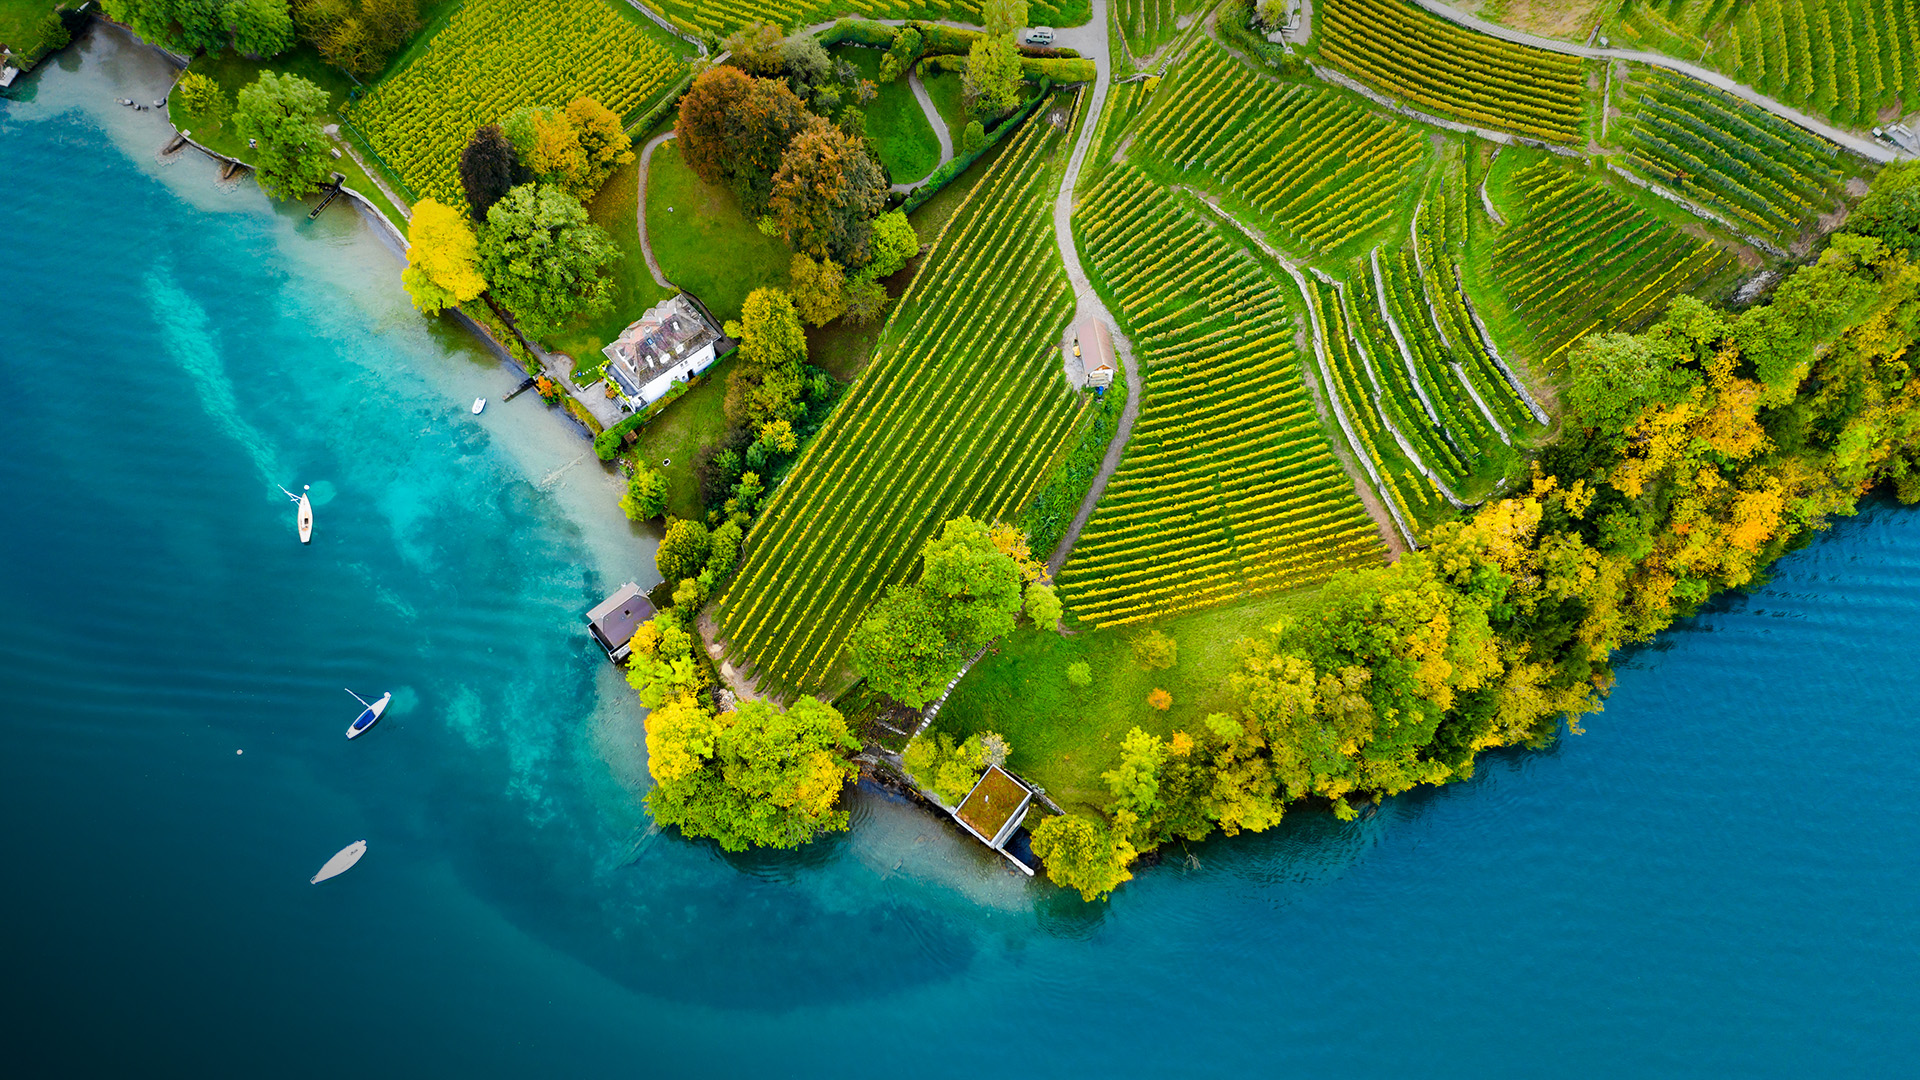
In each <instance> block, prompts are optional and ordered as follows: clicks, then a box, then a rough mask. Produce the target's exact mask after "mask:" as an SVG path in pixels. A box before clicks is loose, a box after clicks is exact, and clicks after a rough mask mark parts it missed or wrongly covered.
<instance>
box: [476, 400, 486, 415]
mask: <svg viewBox="0 0 1920 1080" xmlns="http://www.w3.org/2000/svg"><path fill="white" fill-rule="evenodd" d="M486 407H487V399H486V398H483V397H477V398H474V399H473V415H475V416H479V415H480V410H481V409H484V408H486Z"/></svg>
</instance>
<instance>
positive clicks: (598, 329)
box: [551, 162, 673, 364]
mask: <svg viewBox="0 0 1920 1080" xmlns="http://www.w3.org/2000/svg"><path fill="white" fill-rule="evenodd" d="M639 182H640V166H639V163H638V162H635V163H634V164H631V165H622V166H620V167H619V168H618V169H615V170H614V173H613V175H612V176H610V177H608V178H607V182H606V184H605V186H603V187H601V189H600V193H599V194H598V195H596V196H594V199H593V202H592V203H591V204H590V205H589V206H588V207H587V211H588V213H589V215H590V216H591V217H592V218H593V223H594V224H595V225H598V226H600V227H601V228H603V229H605V230H607V235H609V236H611V237H612V238H613V245H614V247H616V248H618V249H619V250H620V254H621V259H620V262H619V264H618V265H617V266H615V267H614V269H613V306H612V307H611V308H609V309H608V310H607V311H606V313H605V314H602V315H600V316H598V317H597V318H594V319H591V320H588V321H586V322H583V323H579V324H576V325H575V326H573V327H571V328H569V329H567V330H565V331H563V332H561V333H560V334H558V335H556V336H555V337H554V338H553V339H552V341H551V347H552V348H553V349H555V350H557V351H559V352H563V353H566V354H567V355H568V356H571V357H573V358H574V359H575V360H578V361H580V362H581V363H582V364H588V363H595V364H597V363H598V361H599V360H600V357H599V356H598V355H596V354H598V353H599V352H600V350H601V349H602V348H605V347H606V344H607V342H609V341H612V340H613V339H614V338H615V337H617V336H618V335H619V333H620V331H622V330H624V329H626V326H627V324H628V323H630V322H632V321H633V320H635V319H637V318H639V317H640V313H641V312H643V311H645V310H647V309H648V308H650V307H652V306H653V305H655V304H657V303H659V302H660V301H662V300H665V299H666V298H667V297H669V296H672V295H673V290H672V289H663V288H661V287H660V286H659V285H658V284H656V283H655V282H654V280H653V275H652V274H650V273H648V272H647V257H646V253H645V252H643V251H642V250H641V248H640V230H639V226H638V223H637V218H638V216H639V213H638V209H639V208H638V196H639V190H638V185H639Z"/></svg>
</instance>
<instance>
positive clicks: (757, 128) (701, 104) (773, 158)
mask: <svg viewBox="0 0 1920 1080" xmlns="http://www.w3.org/2000/svg"><path fill="white" fill-rule="evenodd" d="M808 118H809V114H808V112H807V106H806V103H805V102H803V101H801V100H800V99H799V98H798V97H796V96H795V95H794V93H793V91H792V90H789V89H788V88H787V84H786V83H784V82H781V81H780V80H778V79H755V78H750V77H748V76H747V75H745V74H743V73H741V72H740V71H739V70H738V69H736V68H732V67H715V68H708V69H707V70H706V71H704V72H702V73H701V74H700V76H699V78H696V79H695V80H694V81H693V85H692V86H690V87H688V89H687V92H686V94H685V95H684V96H683V97H682V98H681V99H680V115H679V120H678V122H677V123H676V124H675V130H676V131H677V132H678V133H679V148H680V154H681V156H682V158H683V159H684V160H685V161H686V163H687V167H688V168H690V169H692V170H693V172H694V175H696V176H698V177H700V179H702V180H704V181H706V182H707V183H709V184H724V185H726V186H729V187H731V188H732V189H733V191H734V193H735V194H736V195H738V196H739V198H740V204H741V208H742V210H743V211H744V212H745V213H746V215H747V216H748V217H750V218H758V217H760V216H762V215H763V214H765V213H766V210H767V199H768V197H769V195H770V194H771V193H772V190H773V175H774V173H775V172H776V171H777V170H778V169H779V168H780V159H781V156H782V155H783V154H785V153H786V149H787V144H788V143H790V142H792V141H793V137H794V136H795V135H796V134H798V133H799V131H800V130H801V128H803V127H805V126H806V124H807V121H808Z"/></svg>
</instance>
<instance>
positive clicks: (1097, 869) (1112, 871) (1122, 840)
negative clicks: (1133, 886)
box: [1033, 814, 1135, 902]
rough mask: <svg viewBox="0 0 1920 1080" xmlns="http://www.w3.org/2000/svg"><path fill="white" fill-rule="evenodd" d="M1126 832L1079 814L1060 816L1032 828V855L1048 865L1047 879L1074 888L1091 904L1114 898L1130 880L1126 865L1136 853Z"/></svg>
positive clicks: (1130, 876)
mask: <svg viewBox="0 0 1920 1080" xmlns="http://www.w3.org/2000/svg"><path fill="white" fill-rule="evenodd" d="M1126 831H1127V830H1123V829H1119V828H1110V827H1109V826H1107V825H1105V824H1103V823H1101V822H1097V821H1094V820H1092V819H1089V818H1085V817H1082V816H1080V815H1078V814H1058V815H1055V816H1053V817H1050V818H1047V819H1046V820H1045V821H1042V822H1041V823H1040V824H1039V825H1037V826H1035V827H1034V829H1033V853H1034V854H1035V855H1038V856H1040V858H1041V859H1042V860H1043V861H1044V862H1045V863H1046V864H1047V877H1048V879H1049V880H1051V881H1052V882H1053V883H1054V884H1055V885H1059V886H1061V887H1062V888H1068V889H1075V890H1078V891H1079V893H1080V898H1081V899H1082V900H1086V901H1088V902H1092V901H1094V900H1102V899H1105V898H1106V897H1108V896H1111V895H1113V890H1115V889H1117V888H1119V887H1120V885H1121V884H1122V883H1123V882H1126V881H1128V880H1130V879H1131V878H1132V877H1133V874H1132V873H1131V872H1130V871H1128V870H1127V865H1128V864H1129V863H1131V862H1133V858H1134V855H1135V851H1134V848H1133V844H1132V843H1130V842H1129V841H1128V840H1127V837H1126V835H1125V833H1126Z"/></svg>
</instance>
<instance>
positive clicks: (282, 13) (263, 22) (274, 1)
mask: <svg viewBox="0 0 1920 1080" xmlns="http://www.w3.org/2000/svg"><path fill="white" fill-rule="evenodd" d="M224 14H225V16H226V20H227V28H228V29H229V30H231V31H233V50H234V51H235V52H237V53H240V54H242V55H243V56H254V57H261V58H265V57H269V56H278V55H280V54H281V53H283V52H286V51H287V50H288V49H291V48H292V47H293V13H292V12H290V11H289V10H288V9H287V0H229V2H228V3H227V6H226V8H225V9H224Z"/></svg>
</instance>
